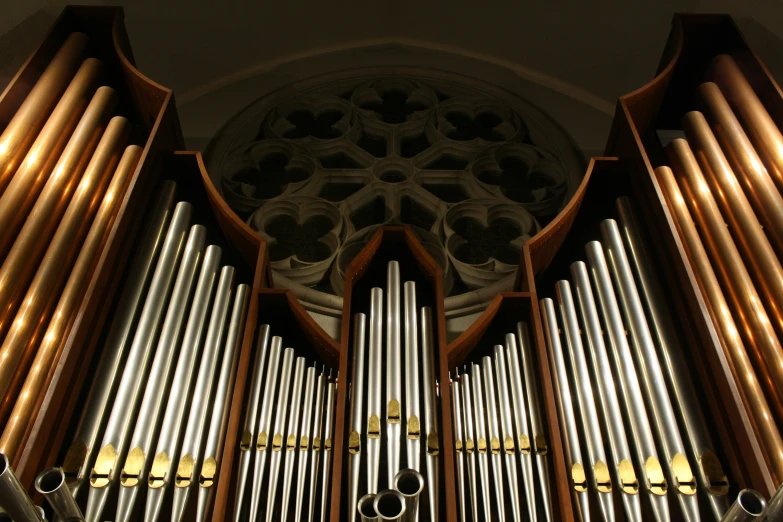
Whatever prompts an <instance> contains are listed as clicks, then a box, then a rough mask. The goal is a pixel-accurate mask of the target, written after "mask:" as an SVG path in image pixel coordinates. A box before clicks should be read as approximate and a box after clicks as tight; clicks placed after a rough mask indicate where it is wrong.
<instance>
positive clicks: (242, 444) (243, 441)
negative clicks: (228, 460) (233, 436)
mask: <svg viewBox="0 0 783 522" xmlns="http://www.w3.org/2000/svg"><path fill="white" fill-rule="evenodd" d="M252 439H253V434H252V433H250V432H249V431H247V430H245V431H243V432H242V437H241V438H240V439H239V449H240V450H241V451H247V450H249V449H250V442H251V441H252ZM259 440H260V439H259Z"/></svg>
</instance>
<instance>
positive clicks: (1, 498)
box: [0, 453, 43, 522]
mask: <svg viewBox="0 0 783 522" xmlns="http://www.w3.org/2000/svg"><path fill="white" fill-rule="evenodd" d="M0 505H2V506H3V509H5V510H6V512H7V513H8V514H9V515H11V519H12V520H13V521H14V522H41V520H42V519H43V518H42V517H41V516H39V514H38V511H37V510H36V507H35V506H34V505H33V501H32V500H30V497H29V496H27V491H26V490H25V489H24V487H23V486H22V484H21V483H20V482H19V479H18V478H17V477H16V474H15V473H14V470H13V469H11V463H10V462H8V457H7V456H6V455H5V454H3V453H0Z"/></svg>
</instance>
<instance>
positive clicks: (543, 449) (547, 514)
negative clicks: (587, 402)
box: [506, 322, 552, 522]
mask: <svg viewBox="0 0 783 522" xmlns="http://www.w3.org/2000/svg"><path fill="white" fill-rule="evenodd" d="M517 337H518V338H519V349H520V350H521V354H522V357H521V359H522V363H523V364H520V351H518V350H517V343H516V339H515V338H514V336H513V335H506V359H508V366H509V369H510V377H511V398H512V399H513V401H514V427H515V428H516V434H517V440H518V442H519V464H520V466H521V467H522V476H523V480H522V483H523V484H524V488H525V500H526V502H525V503H526V504H527V512H528V519H529V520H530V521H531V522H536V520H537V519H538V512H537V510H536V505H539V506H541V508H542V512H543V515H544V520H545V521H546V522H551V520H552V506H551V501H550V498H549V463H548V462H547V458H546V454H547V453H548V451H549V448H548V446H547V443H546V436H545V435H544V428H543V424H542V422H541V411H540V410H539V408H538V384H537V383H536V379H535V377H536V370H535V369H533V368H532V365H533V359H532V354H531V353H530V338H529V337H528V333H527V325H526V324H525V323H521V322H520V323H517ZM520 367H523V368H524V372H525V387H524V389H523V387H522V369H521V368H520ZM525 396H527V408H525ZM526 409H527V413H525V410H526ZM528 415H529V416H530V428H529V429H528V423H527V420H528ZM531 435H532V437H531ZM534 459H535V461H536V464H537V468H538V473H537V475H536V476H537V478H538V485H539V487H538V488H536V485H535V482H534V478H533V460H534ZM536 489H538V490H539V492H540V494H541V503H540V504H539V503H538V501H537V499H536Z"/></svg>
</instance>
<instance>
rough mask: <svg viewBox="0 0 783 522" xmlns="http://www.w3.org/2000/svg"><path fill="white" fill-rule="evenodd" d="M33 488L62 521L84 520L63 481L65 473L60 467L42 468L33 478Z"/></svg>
mask: <svg viewBox="0 0 783 522" xmlns="http://www.w3.org/2000/svg"><path fill="white" fill-rule="evenodd" d="M35 490H36V491H38V493H40V494H41V495H43V496H44V497H45V498H46V500H47V502H49V505H50V506H52V510H54V514H55V515H57V518H59V519H60V520H62V521H64V522H71V521H82V520H84V515H82V511H81V509H79V506H78V505H77V504H76V500H75V499H74V498H73V495H71V491H70V489H68V485H67V484H66V483H65V473H63V470H62V468H48V469H45V470H43V471H42V472H41V473H40V474H39V475H38V477H37V478H36V479H35Z"/></svg>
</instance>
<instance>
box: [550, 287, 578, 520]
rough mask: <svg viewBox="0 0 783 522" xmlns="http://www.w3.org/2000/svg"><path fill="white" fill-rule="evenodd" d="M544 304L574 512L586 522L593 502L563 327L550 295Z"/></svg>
mask: <svg viewBox="0 0 783 522" xmlns="http://www.w3.org/2000/svg"><path fill="white" fill-rule="evenodd" d="M540 305H541V320H542V322H543V324H544V337H545V338H546V342H547V346H548V347H549V354H550V357H551V359H552V367H553V368H554V370H555V375H554V377H556V380H557V386H558V388H559V389H560V393H559V394H558V395H557V397H556V398H557V399H558V402H559V403H560V407H559V408H558V409H559V410H560V414H561V417H562V419H561V420H562V423H563V431H565V433H566V438H567V439H568V446H567V447H565V448H564V449H565V450H566V455H567V456H568V462H567V464H570V466H571V486H572V488H573V493H572V496H573V498H574V503H575V504H576V505H577V506H579V508H578V512H577V513H575V515H578V516H580V517H581V520H582V521H583V522H588V521H589V520H590V504H589V498H588V492H587V475H586V474H585V466H584V464H583V460H582V447H581V444H580V442H579V428H578V427H577V424H576V416H575V415H574V407H573V405H572V403H571V397H572V395H571V388H570V386H569V384H568V373H567V370H566V365H565V359H564V354H563V347H562V345H561V344H560V329H559V327H558V325H557V318H556V315H555V303H554V301H552V300H551V299H549V298H547V299H542V300H541V301H540Z"/></svg>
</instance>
